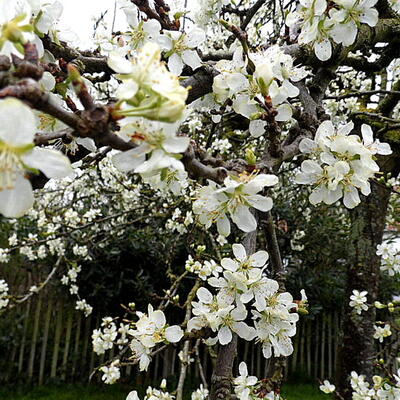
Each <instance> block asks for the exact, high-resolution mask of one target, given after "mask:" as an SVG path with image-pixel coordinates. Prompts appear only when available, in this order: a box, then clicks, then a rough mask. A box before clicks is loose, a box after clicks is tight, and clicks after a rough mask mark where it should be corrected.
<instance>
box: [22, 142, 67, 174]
mask: <svg viewBox="0 0 400 400" xmlns="http://www.w3.org/2000/svg"><path fill="white" fill-rule="evenodd" d="M21 158H22V160H23V161H24V163H25V164H26V165H28V166H29V167H32V168H36V169H39V170H40V171H42V172H43V173H44V174H45V175H46V176H47V178H56V179H57V178H64V177H66V176H68V175H71V174H72V173H73V169H72V167H71V164H70V162H69V159H68V157H66V156H64V154H62V153H60V152H59V151H56V150H49V149H42V148H40V147H35V148H34V149H32V151H30V152H29V153H27V154H24V155H23V156H22V157H21Z"/></svg>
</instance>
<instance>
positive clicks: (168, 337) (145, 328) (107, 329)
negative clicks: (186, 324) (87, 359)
mask: <svg viewBox="0 0 400 400" xmlns="http://www.w3.org/2000/svg"><path fill="white" fill-rule="evenodd" d="M136 315H137V317H138V320H137V321H136V322H135V323H132V324H131V325H128V324H123V323H121V324H120V327H119V329H118V328H117V325H116V323H115V322H114V321H113V319H112V318H110V317H107V318H103V322H102V324H101V327H100V329H95V330H94V331H93V334H92V343H93V350H94V352H95V353H97V354H104V353H105V351H106V350H110V349H112V348H113V346H114V344H117V345H120V346H121V345H126V344H128V345H129V347H130V349H131V351H132V359H134V360H135V361H137V362H139V368H140V370H141V371H144V370H147V368H148V366H149V364H150V361H151V352H152V350H153V348H154V347H155V346H156V345H157V344H159V343H177V342H179V341H180V340H181V339H182V337H183V331H182V329H181V328H180V326H178V325H172V326H168V325H167V322H166V319H165V315H164V313H163V312H162V311H161V310H155V311H154V309H153V307H152V306H151V305H150V304H149V305H148V313H147V314H145V313H142V312H140V311H137V312H136ZM117 337H118V339H117ZM114 367H115V365H114Z"/></svg>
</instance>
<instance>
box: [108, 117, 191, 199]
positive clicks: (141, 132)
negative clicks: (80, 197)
mask: <svg viewBox="0 0 400 400" xmlns="http://www.w3.org/2000/svg"><path fill="white" fill-rule="evenodd" d="M177 128H178V124H177V123H175V124H169V123H163V122H156V121H154V122H152V121H147V120H145V119H143V118H132V119H126V120H124V124H123V127H122V129H121V132H120V134H121V135H122V137H124V138H126V140H128V141H130V142H131V143H134V144H135V145H136V146H137V147H134V148H133V149H131V150H128V151H125V152H121V153H117V154H115V155H114V156H113V163H114V165H115V166H116V167H117V168H118V169H119V170H120V171H122V172H129V171H134V172H136V173H139V174H140V175H141V176H142V178H143V179H144V180H145V181H146V182H148V183H149V184H151V185H152V186H153V187H154V188H156V189H164V188H167V187H168V188H169V189H170V190H171V191H172V192H173V193H175V194H179V193H180V192H181V191H182V189H183V188H184V187H185V186H187V183H186V178H187V173H186V172H185V170H184V166H183V164H182V162H181V161H180V160H179V154H178V153H183V152H184V151H185V150H186V149H187V147H188V145H189V141H190V139H189V138H188V137H183V136H177V135H176V131H177Z"/></svg>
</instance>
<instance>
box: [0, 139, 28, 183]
mask: <svg viewBox="0 0 400 400" xmlns="http://www.w3.org/2000/svg"><path fill="white" fill-rule="evenodd" d="M23 170H24V167H23V165H22V162H21V159H20V157H19V156H18V154H16V153H15V152H14V151H12V149H10V148H9V147H7V146H6V145H4V144H1V143H0V190H3V189H13V188H14V183H15V179H16V176H17V174H18V173H19V172H22V171H23Z"/></svg>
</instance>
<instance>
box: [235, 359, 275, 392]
mask: <svg viewBox="0 0 400 400" xmlns="http://www.w3.org/2000/svg"><path fill="white" fill-rule="evenodd" d="M233 388H234V391H235V394H236V396H237V397H238V399H239V400H257V399H259V398H260V396H261V393H260V390H259V389H260V381H259V380H258V378H257V377H256V376H251V375H250V376H249V373H248V369H247V365H246V363H245V362H243V361H242V362H241V363H240V364H239V376H238V377H236V378H234V379H233ZM262 398H264V399H268V400H280V399H281V396H280V395H279V394H278V393H275V392H269V393H264V392H263V393H262Z"/></svg>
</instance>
